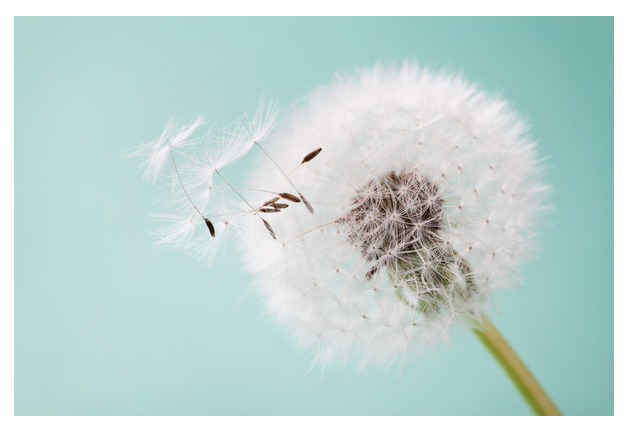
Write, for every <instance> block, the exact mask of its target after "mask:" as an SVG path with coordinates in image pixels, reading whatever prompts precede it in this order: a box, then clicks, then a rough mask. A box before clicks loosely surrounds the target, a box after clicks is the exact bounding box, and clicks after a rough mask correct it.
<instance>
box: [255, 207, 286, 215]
mask: <svg viewBox="0 0 627 430" xmlns="http://www.w3.org/2000/svg"><path fill="white" fill-rule="evenodd" d="M259 212H263V213H266V214H268V213H276V212H281V210H280V209H275V208H261V209H259Z"/></svg>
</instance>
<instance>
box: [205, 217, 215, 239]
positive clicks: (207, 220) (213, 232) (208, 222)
mask: <svg viewBox="0 0 627 430" xmlns="http://www.w3.org/2000/svg"><path fill="white" fill-rule="evenodd" d="M203 219H204V220H205V224H207V228H208V229H209V233H210V234H211V237H216V229H215V228H213V223H212V222H211V221H209V219H208V218H204V217H203Z"/></svg>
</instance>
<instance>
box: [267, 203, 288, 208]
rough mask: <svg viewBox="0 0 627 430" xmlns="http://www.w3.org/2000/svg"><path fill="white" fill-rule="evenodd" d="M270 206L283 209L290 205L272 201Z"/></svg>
mask: <svg viewBox="0 0 627 430" xmlns="http://www.w3.org/2000/svg"><path fill="white" fill-rule="evenodd" d="M271 206H272V207H274V208H277V209H285V208H289V207H290V205H288V204H285V203H272V204H271Z"/></svg>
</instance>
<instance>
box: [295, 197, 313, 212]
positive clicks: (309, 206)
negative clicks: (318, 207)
mask: <svg viewBox="0 0 627 430" xmlns="http://www.w3.org/2000/svg"><path fill="white" fill-rule="evenodd" d="M298 195H299V196H300V199H301V200H302V201H303V203H305V206H307V209H309V212H311V213H314V210H313V208H312V207H311V205H310V204H309V202H308V201H307V199H305V198H304V197H303V195H302V194H300V193H299V194H298Z"/></svg>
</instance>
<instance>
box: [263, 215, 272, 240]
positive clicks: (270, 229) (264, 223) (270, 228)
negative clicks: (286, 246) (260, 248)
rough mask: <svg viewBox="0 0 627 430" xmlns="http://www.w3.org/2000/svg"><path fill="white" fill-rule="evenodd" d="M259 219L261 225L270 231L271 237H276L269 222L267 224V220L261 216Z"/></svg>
mask: <svg viewBox="0 0 627 430" xmlns="http://www.w3.org/2000/svg"><path fill="white" fill-rule="evenodd" d="M261 221H263V225H265V226H266V228H267V229H268V231H269V232H270V235H271V236H272V239H276V234H275V233H274V230H272V227H270V224H268V221H266V220H265V219H263V218H261Z"/></svg>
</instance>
